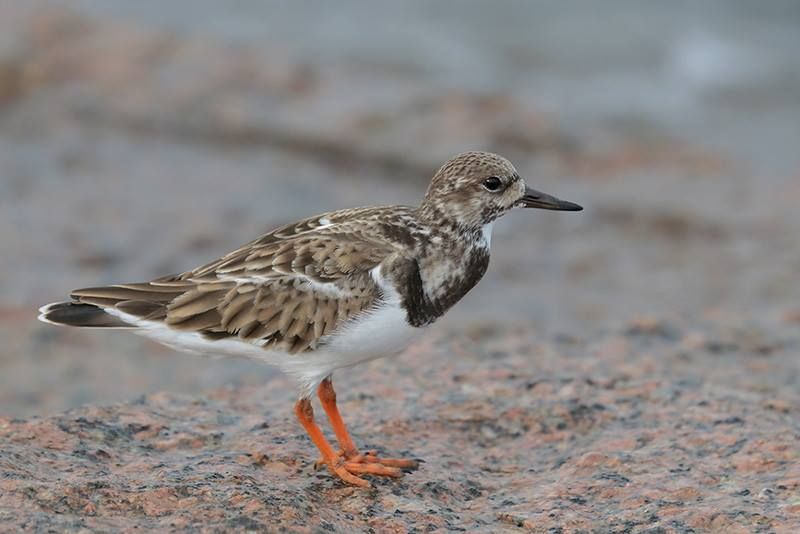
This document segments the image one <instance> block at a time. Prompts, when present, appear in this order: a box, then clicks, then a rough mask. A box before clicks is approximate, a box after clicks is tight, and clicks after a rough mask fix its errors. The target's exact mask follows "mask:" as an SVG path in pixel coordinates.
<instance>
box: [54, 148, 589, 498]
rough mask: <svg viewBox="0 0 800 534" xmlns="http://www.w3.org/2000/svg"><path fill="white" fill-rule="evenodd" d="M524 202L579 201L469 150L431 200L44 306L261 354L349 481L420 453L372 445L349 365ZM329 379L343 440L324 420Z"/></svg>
mask: <svg viewBox="0 0 800 534" xmlns="http://www.w3.org/2000/svg"><path fill="white" fill-rule="evenodd" d="M515 208H541V209H546V210H559V211H580V210H581V209H582V208H581V207H580V206H578V205H577V204H573V203H571V202H566V201H563V200H559V199H557V198H555V197H552V196H550V195H546V194H544V193H540V192H539V191H535V190H533V189H531V188H530V187H528V186H527V185H526V184H525V182H524V181H523V180H522V178H520V176H519V174H518V173H517V171H516V169H515V168H514V166H513V165H511V163H510V162H509V161H508V160H507V159H505V158H503V157H501V156H498V155H496V154H491V153H487V152H465V153H463V154H460V155H458V156H456V157H454V158H453V159H451V160H450V161H448V162H447V163H445V164H444V165H443V166H442V167H441V168H440V169H439V170H438V171H437V172H436V174H435V175H434V177H433V179H432V181H431V184H430V187H429V188H428V191H427V193H426V194H425V198H424V199H423V200H422V203H421V204H420V205H419V206H418V207H409V206H381V207H364V208H353V209H344V210H340V211H333V212H330V213H324V214H322V215H317V216H314V217H309V218H307V219H303V220H301V221H299V222H296V223H294V224H289V225H286V226H282V227H280V228H278V229H276V230H273V231H272V232H269V233H268V234H266V235H263V236H261V237H259V238H258V239H256V240H255V241H251V242H250V243H247V244H246V245H244V246H242V247H241V248H238V249H237V250H234V251H233V252H231V253H229V254H227V255H225V256H223V257H222V258H220V259H218V260H215V261H213V262H211V263H209V264H207V265H203V266H201V267H198V268H196V269H193V270H191V271H187V272H184V273H181V274H177V275H172V276H166V277H163V278H158V279H156V280H152V281H150V282H143V283H129V284H116V285H112V286H107V287H95V288H87V289H77V290H75V291H73V292H72V294H71V295H70V297H71V300H69V301H66V302H56V303H53V304H49V305H47V306H44V307H43V308H42V309H41V310H40V311H41V315H40V316H39V319H40V320H42V321H44V322H47V323H52V324H57V325H67V326H77V327H94V328H118V329H126V330H131V331H133V332H136V333H138V334H142V335H144V336H147V337H149V338H152V339H154V340H156V341H158V342H160V343H163V344H164V345H167V346H169V347H172V348H175V349H177V350H182V351H189V352H196V353H208V354H215V355H227V356H245V357H249V358H255V359H257V360H260V361H262V362H265V363H267V364H271V365H274V366H277V367H278V368H279V369H281V370H282V371H283V372H285V373H287V374H288V375H290V376H291V377H293V378H294V379H295V380H296V381H297V383H298V385H299V388H300V398H299V400H298V401H297V403H296V405H295V413H296V415H297V418H298V420H299V421H300V424H302V425H303V428H304V429H305V430H306V432H307V433H308V435H309V437H310V438H311V440H312V441H313V442H314V444H315V445H316V446H317V448H318V449H319V451H320V453H321V454H322V458H321V461H322V462H324V463H325V464H326V465H327V466H328V468H329V469H330V471H331V472H332V473H334V474H335V475H336V476H338V477H339V478H341V479H342V480H343V481H345V482H347V483H350V484H354V485H356V486H369V483H368V482H367V480H365V479H364V478H362V475H383V476H390V477H399V476H401V475H402V473H403V470H404V469H413V468H415V467H417V463H416V461H414V460H410V459H392V458H382V457H379V456H378V455H377V453H376V452H375V451H369V452H361V451H359V449H358V448H357V447H356V445H355V443H354V442H353V440H352V439H351V437H350V435H349V433H348V431H347V429H346V427H345V424H344V422H343V421H342V418H341V416H340V414H339V410H338V409H337V406H336V394H335V392H334V389H333V383H332V381H331V375H332V374H333V372H334V371H335V370H337V369H342V368H347V367H350V366H353V365H356V364H358V363H361V362H365V361H368V360H372V359H374V358H379V357H382V356H388V355H394V354H398V353H400V352H402V351H403V350H404V349H405V348H406V347H407V346H408V345H409V344H410V343H411V342H412V341H413V340H414V339H416V338H417V337H418V336H419V335H420V334H421V333H422V332H423V331H424V330H425V329H426V328H427V327H428V326H430V325H431V324H433V323H434V322H435V321H436V320H437V319H438V318H439V317H441V316H442V315H444V314H445V313H446V312H447V310H448V309H450V308H451V307H452V306H453V305H454V304H455V303H456V302H458V301H459V300H460V299H461V298H462V297H463V296H464V295H465V294H466V293H467V292H468V291H469V290H470V289H472V288H473V287H474V286H475V284H477V283H478V281H479V280H480V279H481V278H482V277H483V275H484V273H485V272H486V269H487V267H488V265H489V247H490V243H491V236H492V225H493V223H494V221H495V220H496V219H497V218H499V217H501V216H503V215H505V214H506V213H508V212H509V211H511V210H513V209H515ZM315 391H316V392H317V394H318V396H319V399H320V402H321V405H322V407H323V409H324V410H325V413H326V414H327V416H328V418H329V420H330V423H331V426H332V427H333V431H334V433H335V435H336V439H337V440H338V443H339V448H338V450H337V449H334V447H333V446H332V445H331V444H330V442H329V441H328V440H327V439H326V438H325V436H324V434H323V433H322V431H321V430H320V428H319V426H317V424H316V423H315V421H314V413H313V410H312V407H311V397H312V395H313V393H314V392H315Z"/></svg>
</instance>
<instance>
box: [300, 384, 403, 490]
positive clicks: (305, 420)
mask: <svg viewBox="0 0 800 534" xmlns="http://www.w3.org/2000/svg"><path fill="white" fill-rule="evenodd" d="M319 398H320V402H321V403H322V407H323V408H324V409H325V412H326V414H327V415H328V418H329V419H330V421H331V426H332V427H333V431H334V433H335V434H336V438H337V439H338V441H339V445H340V446H341V447H342V449H341V450H340V451H339V452H336V451H334V450H333V447H331V445H330V443H328V440H327V439H325V436H324V435H323V434H322V431H321V430H320V428H319V427H318V426H317V424H316V423H315V422H314V411H313V409H312V408H311V401H310V400H309V399H307V398H304V399H300V400H299V401H297V404H296V405H295V414H296V415H297V418H298V420H299V421H300V423H301V424H302V425H303V428H305V430H306V432H307V433H308V435H309V437H310V438H311V441H313V442H314V444H315V445H316V446H317V448H318V449H319V451H320V453H321V454H322V457H321V458H320V459H319V460H317V462H316V463H315V466H316V467H319V466H321V465H326V466H327V467H328V469H330V471H331V472H332V473H333V474H334V475H336V476H338V477H339V478H340V479H342V480H343V481H345V482H347V483H349V484H353V485H354V486H360V487H364V488H366V487H369V482H367V481H366V480H364V479H363V478H361V477H359V476H358V475H378V476H388V477H393V478H399V477H401V476H403V469H416V468H417V466H418V463H417V462H416V461H415V460H407V459H400V458H380V457H378V454H377V451H367V452H366V453H363V454H362V453H359V452H358V449H357V448H356V446H355V444H354V443H353V440H352V439H351V438H350V435H349V433H348V432H347V429H346V428H345V426H344V422H343V421H342V418H341V416H340V415H339V410H338V408H337V407H336V393H335V392H334V391H333V384H331V381H330V378H328V379H326V380H324V381H323V382H322V384H321V385H320V387H319Z"/></svg>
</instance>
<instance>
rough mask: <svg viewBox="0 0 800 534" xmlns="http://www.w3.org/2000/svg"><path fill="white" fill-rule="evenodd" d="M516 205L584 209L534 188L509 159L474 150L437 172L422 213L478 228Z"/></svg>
mask: <svg viewBox="0 0 800 534" xmlns="http://www.w3.org/2000/svg"><path fill="white" fill-rule="evenodd" d="M514 208H541V209H549V210H559V211H580V210H582V209H583V208H582V207H581V206H579V205H577V204H573V203H572V202H566V201H564V200H559V199H557V198H555V197H553V196H550V195H547V194H545V193H541V192H539V191H536V190H534V189H531V188H530V187H528V186H527V185H526V184H525V181H524V180H523V179H522V178H521V177H520V175H519V173H518V172H517V170H516V169H515V168H514V166H513V165H512V164H511V162H510V161H508V160H507V159H506V158H504V157H502V156H498V155H497V154H492V153H491V152H477V151H475V152H464V153H462V154H459V155H458V156H456V157H454V158H452V159H451V160H450V161H448V162H447V163H445V164H444V165H442V167H441V168H440V169H439V170H438V171H437V172H436V174H435V175H434V176H433V180H431V185H430V186H429V187H428V192H427V193H426V194H425V199H424V200H423V201H422V204H421V205H420V216H421V217H423V218H425V219H428V220H430V221H452V222H454V223H456V224H458V225H459V226H462V227H467V228H479V227H482V226H484V225H486V224H489V223H491V222H492V221H494V220H495V219H497V218H498V217H501V216H502V215H504V214H505V213H507V212H509V211H510V210H512V209H514Z"/></svg>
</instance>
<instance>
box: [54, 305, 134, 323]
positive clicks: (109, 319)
mask: <svg viewBox="0 0 800 534" xmlns="http://www.w3.org/2000/svg"><path fill="white" fill-rule="evenodd" d="M39 320H40V321H42V322H43V323H50V324H54V325H58V326H79V327H85V328H133V325H131V324H128V323H126V322H124V321H122V320H121V319H118V318H116V317H114V316H113V315H110V314H109V313H107V312H106V311H105V310H104V309H103V308H101V307H99V306H95V305H93V304H84V303H82V302H68V301H66V302H53V303H52V304H48V305H47V306H42V307H41V308H39Z"/></svg>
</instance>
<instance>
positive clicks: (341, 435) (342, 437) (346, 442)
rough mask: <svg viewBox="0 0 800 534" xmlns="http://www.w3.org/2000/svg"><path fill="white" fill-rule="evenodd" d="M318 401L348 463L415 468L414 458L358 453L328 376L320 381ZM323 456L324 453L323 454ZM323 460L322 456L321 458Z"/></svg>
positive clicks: (373, 452) (369, 452)
mask: <svg viewBox="0 0 800 534" xmlns="http://www.w3.org/2000/svg"><path fill="white" fill-rule="evenodd" d="M317 394H318V395H319V400H320V403H321V404H322V408H323V409H324V410H325V413H326V414H327V415H328V419H329V420H330V422H331V426H332V427H333V432H334V434H336V440H337V441H338V442H339V446H340V447H341V449H342V450H341V455H342V456H343V457H344V459H345V460H347V461H348V462H350V463H360V464H380V465H384V466H387V467H395V468H401V469H416V468H417V462H415V461H414V460H406V459H397V458H378V457H377V451H367V452H366V453H365V454H360V453H359V452H358V448H357V447H356V445H355V443H353V439H352V438H351V437H350V433H349V432H348V431H347V427H346V426H345V425H344V421H342V416H341V414H339V408H338V407H337V406H336V392H335V391H334V390H333V382H332V381H331V378H330V377H328V378H326V379H325V380H323V381H322V383H321V384H320V385H319V389H318V390H317ZM323 456H324V455H323ZM323 460H324V458H323Z"/></svg>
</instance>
